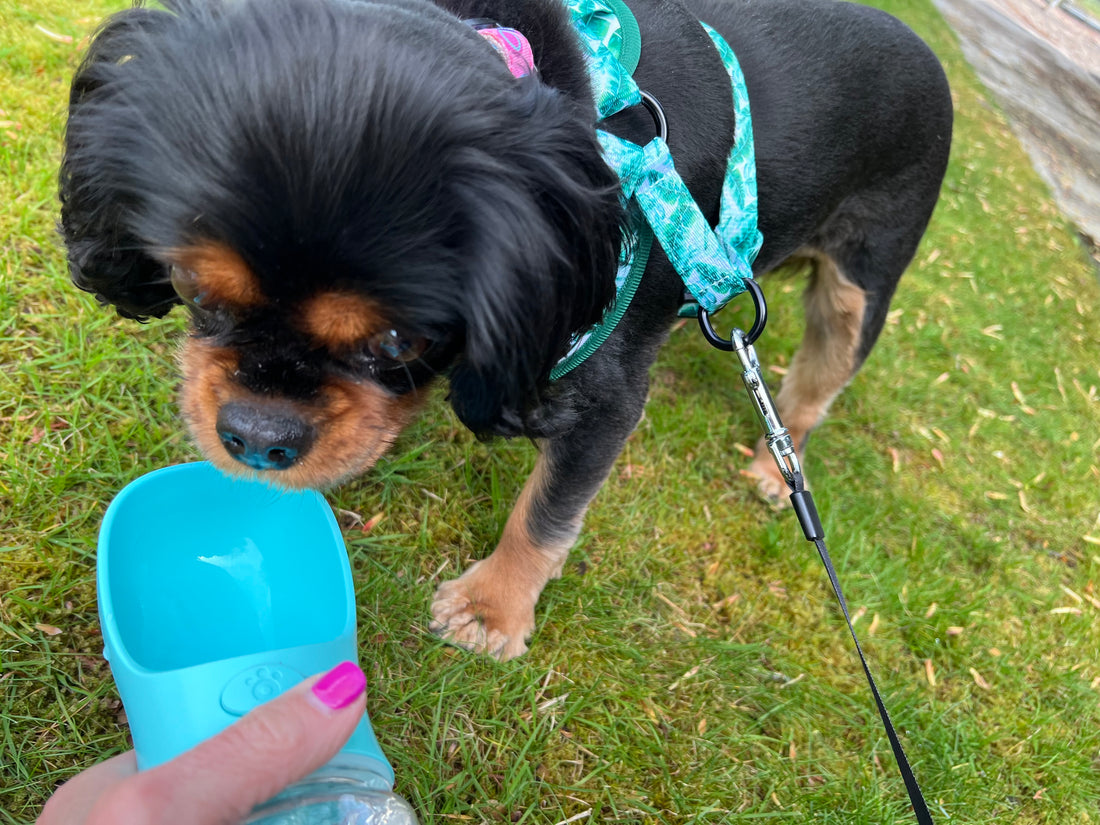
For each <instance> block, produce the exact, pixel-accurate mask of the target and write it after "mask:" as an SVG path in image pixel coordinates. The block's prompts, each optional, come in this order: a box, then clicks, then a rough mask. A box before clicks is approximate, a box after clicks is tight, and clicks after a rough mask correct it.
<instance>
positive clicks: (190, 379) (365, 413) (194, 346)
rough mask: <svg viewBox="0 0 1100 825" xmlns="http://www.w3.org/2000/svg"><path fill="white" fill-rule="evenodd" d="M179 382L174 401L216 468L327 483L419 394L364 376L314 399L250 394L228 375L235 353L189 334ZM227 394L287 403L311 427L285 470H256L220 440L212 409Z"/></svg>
mask: <svg viewBox="0 0 1100 825" xmlns="http://www.w3.org/2000/svg"><path fill="white" fill-rule="evenodd" d="M179 360H180V366H181V371H182V373H183V389H182V391H181V395H180V409H181V411H182V412H183V417H184V420H185V421H186V422H187V425H188V427H189V429H190V430H191V435H192V437H193V438H194V441H195V444H196V445H197V446H198V448H199V449H200V450H201V451H202V453H203V454H204V455H205V456H206V457H207V458H208V459H209V460H210V461H211V462H212V463H214V464H215V465H216V466H218V467H219V468H221V469H222V470H223V471H225V472H227V473H231V474H237V475H248V476H256V475H259V476H262V477H263V478H264V479H266V480H268V481H270V482H272V483H273V484H276V485H279V486H281V487H288V488H296V489H297V488H311V489H320V488H325V487H331V486H333V485H335V484H339V483H340V482H341V481H345V480H347V479H349V478H351V477H352V476H355V475H358V474H360V473H363V472H365V471H366V470H368V469H370V467H371V466H372V465H373V464H374V463H375V462H376V461H377V460H378V459H379V457H381V456H382V454H383V453H385V452H386V450H387V449H388V448H389V446H390V445H391V444H392V443H393V441H394V440H395V439H396V438H397V436H398V434H399V433H400V432H401V430H403V429H404V428H405V426H406V425H407V424H408V423H409V421H410V420H411V419H412V417H413V415H414V414H415V413H416V411H417V410H418V409H419V407H420V406H421V405H422V403H423V402H424V400H425V395H426V391H423V390H422V391H418V392H410V393H407V394H406V395H403V396H394V395H391V394H389V393H388V392H386V391H385V390H383V389H382V388H381V387H379V386H377V385H375V384H371V383H369V382H363V383H358V382H354V381H347V380H334V381H331V382H329V383H328V384H326V385H325V387H324V388H323V389H322V391H321V394H320V396H319V398H318V400H317V401H314V402H310V403H304V402H292V401H289V400H287V399H284V398H277V399H272V398H268V397H265V396H260V395H257V394H255V393H253V392H251V391H249V390H248V389H246V388H245V387H243V386H241V385H240V384H239V383H237V382H236V381H235V380H234V373H235V371H236V369H237V362H238V361H237V356H236V354H235V353H234V352H233V351H232V350H230V349H226V348H223V347H217V346H214V345H211V344H209V343H206V342H204V341H202V340H200V339H195V338H189V339H188V340H187V341H186V342H185V343H184V345H183V348H182V350H181V351H180V356H179ZM230 402H243V403H250V404H256V405H260V406H262V405H263V404H265V403H269V404H273V405H277V406H278V409H279V410H280V411H285V410H287V409H288V408H289V409H290V410H292V411H293V412H294V414H296V415H300V416H301V417H302V419H303V420H305V421H307V422H308V423H309V424H311V425H312V426H313V427H314V429H315V430H316V437H315V439H314V441H313V445H312V446H311V447H310V449H309V451H308V452H307V453H306V454H305V455H304V456H303V457H302V459H301V460H300V461H299V462H298V463H296V464H294V465H293V466H292V467H290V468H289V469H286V470H272V471H264V472H257V471H255V470H252V469H251V468H249V467H247V466H245V465H244V464H242V463H240V462H239V461H237V460H236V459H234V458H233V457H232V456H230V455H229V453H227V452H226V450H225V447H224V446H222V443H221V438H220V437H219V435H218V427H217V421H218V412H219V410H220V409H221V408H222V406H223V405H225V404H227V403H230Z"/></svg>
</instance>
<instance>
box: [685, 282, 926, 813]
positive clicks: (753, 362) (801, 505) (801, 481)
mask: <svg viewBox="0 0 1100 825" xmlns="http://www.w3.org/2000/svg"><path fill="white" fill-rule="evenodd" d="M746 285H747V286H748V291H749V292H750V293H751V295H752V300H753V304H754V305H755V306H756V322H755V323H754V324H753V327H752V329H751V330H750V331H749V334H748V335H746V334H745V333H743V332H742V331H741V330H739V329H735V330H733V332H731V333H730V337H729V339H724V338H722V337H721V336H719V335H718V334H717V333H716V332H715V331H714V327H713V326H711V323H710V316H709V315H708V313H707V312H706V311H705V310H703V309H700V310H699V326H700V327H701V328H702V330H703V336H704V337H705V338H706V339H707V341H708V342H710V344H711V345H712V346H714V347H716V348H718V349H720V350H723V351H724V352H736V353H737V356H738V358H739V359H740V361H741V367H742V371H741V380H742V381H744V383H745V388H746V389H747V390H748V391H749V398H750V400H751V401H752V405H753V409H754V410H755V411H756V416H757V418H758V419H759V420H760V423H761V425H762V426H763V428H764V440H765V441H766V442H767V445H768V450H769V451H770V452H771V454H772V457H773V458H774V459H775V463H776V464H777V465H778V467H779V471H780V472H781V473H782V474H783V478H784V480H785V481H786V482H787V487H788V488H790V491H791V495H790V499H791V506H792V507H793V508H794V512H795V516H797V518H798V523H799V524H800V525H802V532H803V533H804V534H805V536H806V540H807V541H812V542H813V543H814V546H815V547H817V552H818V555H819V556H821V563H822V564H824V565H825V572H827V573H828V574H829V581H830V582H831V583H832V585H833V593H834V594H835V595H836V600H837V602H838V603H839V604H840V609H841V610H842V611H843V613H844V620H845V621H846V622H847V623H848V632H849V633H851V634H852V641H853V642H855V645H856V652H857V653H858V654H859V661H860V664H862V665H863V673H864V675H865V676H866V677H867V684H869V685H870V686H871V693H872V694H874V697H875V705H876V706H877V707H878V714H879V716H880V717H881V718H882V724H883V726H884V727H885V728H886V736H887V737H888V738H889V740H890V747H891V748H892V749H893V751H894V759H895V760H896V761H897V763H898V770H900V771H901V778H902V779H903V780H904V781H905V790H906V791H908V793H909V801H910V803H912V805H913V812H914V813H915V814H916V817H917V822H918V823H919V825H933V822H932V814H931V813H929V811H928V805H926V804H925V801H924V794H922V793H921V790H920V785H918V784H917V778H916V776H914V775H913V769H912V768H911V767H910V766H909V760H908V759H907V758H906V756H905V749H904V748H902V746H901V741H900V740H899V739H898V735H897V732H896V731H895V730H894V724H893V722H891V721H890V714H889V712H887V710H886V705H885V704H884V703H883V701H882V695H881V694H880V693H879V690H878V685H876V684H875V679H874V677H873V676H872V675H871V668H870V667H869V666H868V664H867V659H866V657H865V656H864V655H863V648H862V647H861V646H860V644H859V638H858V637H857V636H856V629H855V627H853V625H852V617H851V615H850V614H849V612H848V602H847V600H846V599H845V598H844V591H843V590H841V588H840V579H839V578H837V574H836V568H835V567H833V560H832V559H831V558H830V557H829V551H828V550H827V549H826V547H825V530H824V529H823V528H822V526H821V519H820V518H819V517H818V514H817V507H816V506H815V505H814V499H813V496H812V495H810V491H809V490H807V489H806V481H805V478H804V477H803V475H802V468H801V467H800V466H799V463H798V457H797V455H796V454H795V450H794V444H793V443H792V441H791V436H790V433H789V432H788V430H787V428H786V427H784V426H783V422H782V421H780V420H779V413H778V412H777V411H776V409H775V403H774V402H773V401H772V397H771V393H770V392H768V385H767V384H766V383H765V381H764V374H763V372H762V371H761V369H760V361H759V360H758V359H757V357H756V350H755V349H754V348H753V343H754V342H755V341H756V339H757V338H758V337H760V333H762V332H763V331H764V324H765V323H767V317H768V315H767V306H766V304H765V303H764V293H763V292H762V291H761V290H760V287H759V285H757V283H756V282H755V281H747V282H746Z"/></svg>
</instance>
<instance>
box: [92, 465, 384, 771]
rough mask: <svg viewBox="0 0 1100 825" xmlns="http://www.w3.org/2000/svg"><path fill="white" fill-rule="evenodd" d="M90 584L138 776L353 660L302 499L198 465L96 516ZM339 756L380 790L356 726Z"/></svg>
mask: <svg viewBox="0 0 1100 825" xmlns="http://www.w3.org/2000/svg"><path fill="white" fill-rule="evenodd" d="M96 583H97V587H98V590H99V615H100V623H101V626H102V629H103V640H104V655H105V656H106V657H107V659H108V661H109V662H110V665H111V672H112V674H113V675H114V678H115V682H116V684H117V685H118V689H119V694H120V695H121V697H122V701H123V704H124V705H125V707H126V714H127V717H128V720H129V723H130V730H131V734H132V736H133V739H134V748H135V750H136V751H137V755H138V765H139V767H141V768H143V769H144V768H149V767H152V766H154V765H157V764H160V763H161V762H164V761H167V760H168V759H171V758H172V757H174V756H176V755H177V754H179V753H182V752H183V751H185V750H187V749H189V748H191V747H193V746H194V745H196V744H198V743H199V742H200V741H202V740H203V739H206V738H208V737H210V736H212V735H214V734H215V733H217V732H218V731H220V730H222V729H223V728H225V727H226V726H228V725H229V724H232V723H233V722H234V721H235V720H236V719H238V718H239V717H240V716H242V715H244V714H245V713H247V712H248V711H249V710H251V709H252V708H254V707H255V706H256V705H258V704H261V703H263V702H265V701H267V700H269V699H272V698H274V697H275V696H277V695H279V694H280V693H282V692H283V691H285V690H287V689H289V688H290V687H293V686H294V685H295V684H297V683H298V682H300V681H301V680H302V679H303V678H305V677H306V676H309V675H311V674H313V673H318V672H321V671H326V670H328V669H330V668H332V667H334V666H335V665H337V664H339V663H340V662H342V661H347V660H352V661H355V660H357V658H358V656H357V645H356V623H355V593H354V589H353V586H352V578H351V569H350V565H349V563H348V557H347V552H346V549H345V547H344V543H343V538H342V537H341V535H340V530H339V527H338V525H337V524H336V520H335V518H334V517H333V514H332V510H331V508H329V506H328V504H327V503H326V502H325V500H324V498H323V497H322V496H321V495H320V494H318V493H316V492H313V491H290V492H288V491H282V490H278V489H276V488H274V487H271V486H270V485H268V484H265V483H263V482H260V481H256V480H248V479H239V478H230V477H228V476H225V475H223V474H222V473H221V472H220V471H218V470H217V469H216V468H215V467H213V466H212V465H210V464H208V463H205V462H200V463H195V464H182V465H177V466H174V467H167V468H164V469H161V470H157V471H154V472H152V473H149V474H148V475H145V476H142V477H141V478H138V479H137V480H135V481H133V482H132V483H130V484H129V485H128V486H127V487H125V488H124V489H123V490H122V491H121V492H120V493H119V494H118V496H116V498H115V499H114V501H113V502H112V503H111V505H110V506H109V507H108V509H107V514H106V516H105V517H104V519H103V525H102V527H101V528H100V533H99V554H98V559H97V569H96ZM341 756H342V758H344V759H345V760H350V761H351V762H354V763H356V764H358V765H360V766H361V767H362V768H363V769H364V770H368V771H373V772H375V773H377V774H378V775H379V776H380V777H382V778H383V780H384V784H388V786H390V787H392V784H393V770H392V768H390V765H389V763H388V762H387V761H386V758H385V756H384V755H383V754H382V751H381V749H380V748H379V747H378V743H377V741H376V740H375V738H374V734H373V731H372V730H371V728H370V723H369V721H368V720H367V718H366V717H365V716H364V718H363V720H362V721H361V722H360V725H359V727H358V728H357V729H356V732H355V734H354V735H353V736H352V738H351V740H350V741H349V743H348V745H347V747H345V749H344V751H342V752H341Z"/></svg>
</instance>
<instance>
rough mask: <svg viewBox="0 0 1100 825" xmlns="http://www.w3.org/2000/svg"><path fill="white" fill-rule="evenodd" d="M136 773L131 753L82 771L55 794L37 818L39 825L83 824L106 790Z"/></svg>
mask: <svg viewBox="0 0 1100 825" xmlns="http://www.w3.org/2000/svg"><path fill="white" fill-rule="evenodd" d="M135 773H137V758H136V757H135V756H134V752H133V751H126V753H120V754H119V755H118V756H112V757H111V758H110V759H108V760H106V761H105V762H100V763H99V764H98V765H93V766H92V767H90V768H88V769H87V770H85V771H81V772H80V773H78V774H77V775H76V776H74V777H73V778H72V779H70V780H68V781H67V782H66V783H65V784H64V785H62V786H61V787H60V788H58V789H57V790H56V791H54V794H53V796H51V797H50V798H49V799H48V800H47V801H46V807H44V808H43V809H42V814H41V816H39V817H38V820H37V822H38V825H72V823H74V822H83V821H84V818H85V817H86V816H87V815H88V812H89V811H90V810H92V807H93V806H94V805H95V803H96V800H98V799H99V797H100V796H102V795H103V793H104V792H106V791H107V790H108V789H109V788H112V787H113V786H115V785H117V784H118V783H120V782H121V781H122V780H123V779H126V778H127V777H130V776H133V775H134V774H135Z"/></svg>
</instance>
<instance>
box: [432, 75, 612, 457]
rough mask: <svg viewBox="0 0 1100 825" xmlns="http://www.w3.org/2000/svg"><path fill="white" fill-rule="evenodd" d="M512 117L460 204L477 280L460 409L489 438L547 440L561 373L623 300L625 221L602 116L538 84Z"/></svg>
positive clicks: (520, 94) (468, 288)
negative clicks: (559, 366) (558, 367)
mask: <svg viewBox="0 0 1100 825" xmlns="http://www.w3.org/2000/svg"><path fill="white" fill-rule="evenodd" d="M507 109H508V110H507V111H506V112H503V113H500V117H501V119H500V120H499V125H498V126H497V128H496V130H495V135H494V140H493V143H494V145H495V146H496V147H497V148H496V150H495V151H494V152H493V154H492V156H489V155H488V154H480V155H479V156H478V157H477V158H476V162H475V163H474V165H475V166H480V167H481V168H480V169H479V170H478V173H477V174H473V175H470V174H467V175H465V176H464V177H465V180H464V181H463V182H462V184H461V186H460V187H459V189H458V192H457V194H458V197H459V200H460V203H461V204H462V207H463V211H464V213H465V214H466V215H467V216H468V218H469V222H468V224H467V225H466V232H467V234H468V238H467V241H466V243H465V244H464V246H465V257H466V260H468V261H470V268H469V270H468V273H467V277H466V283H465V284H464V291H465V295H464V301H465V322H466V330H465V332H466V341H465V348H464V351H463V353H462V355H461V356H460V358H459V360H458V361H457V362H456V364H455V366H454V368H453V369H452V372H451V376H450V383H451V393H450V400H451V403H452V406H453V407H454V409H455V412H456V413H457V414H458V416H459V418H460V419H461V420H462V422H463V423H464V424H466V426H468V427H469V428H470V429H471V430H473V431H474V432H475V433H477V434H478V435H480V436H489V435H517V434H525V435H528V436H540V435H547V434H549V433H550V432H551V431H553V429H554V428H555V421H554V417H553V416H550V417H547V413H548V411H549V410H551V409H552V408H553V406H554V405H551V406H550V407H549V408H548V407H545V406H544V402H545V401H546V400H547V399H548V397H549V395H548V393H549V390H550V387H549V375H550V370H551V369H552V368H553V367H554V365H555V364H556V363H557V362H558V360H560V359H561V357H562V356H563V355H564V354H565V352H566V351H567V349H568V346H569V342H570V337H571V335H572V334H574V333H577V332H580V331H583V330H585V329H587V328H588V327H589V326H591V325H592V324H594V323H596V322H597V321H599V320H600V318H601V317H602V315H603V312H604V310H605V308H606V307H607V305H608V303H609V302H610V301H611V299H612V297H613V296H614V287H615V285H614V278H615V272H616V269H617V262H618V256H619V247H620V243H621V237H622V226H623V223H624V220H625V218H624V211H623V206H622V203H621V200H620V188H619V182H618V178H617V176H616V175H615V173H614V172H613V171H612V170H611V169H610V168H609V167H608V165H607V163H606V162H605V161H604V159H603V155H602V152H601V149H600V145H599V142H598V141H597V139H596V135H595V128H594V115H593V113H592V112H591V111H587V110H584V108H583V107H582V106H580V105H579V104H577V103H576V102H574V101H572V100H570V99H568V98H567V97H566V96H565V95H563V94H561V93H559V92H557V91H555V90H553V89H550V88H549V87H546V86H543V85H540V84H538V83H537V82H534V81H533V80H532V81H530V82H528V81H524V82H520V83H517V84H516V86H515V92H514V94H513V95H512V96H511V97H510V99H509V100H508V106H507ZM475 154H477V153H476V152H475ZM470 160H471V161H473V160H474V159H473V158H471V159H470ZM467 171H469V170H467Z"/></svg>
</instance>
